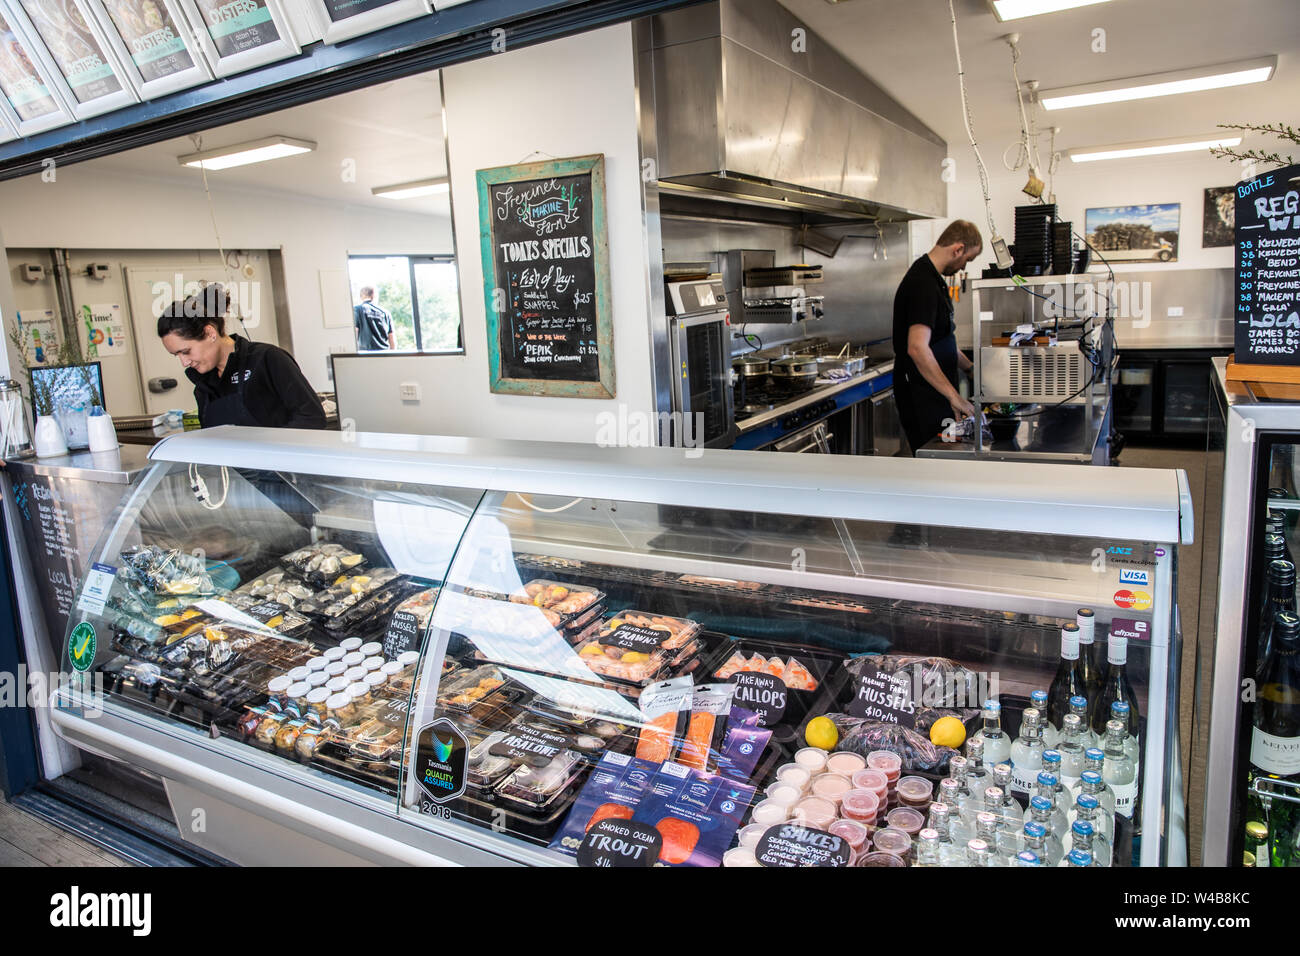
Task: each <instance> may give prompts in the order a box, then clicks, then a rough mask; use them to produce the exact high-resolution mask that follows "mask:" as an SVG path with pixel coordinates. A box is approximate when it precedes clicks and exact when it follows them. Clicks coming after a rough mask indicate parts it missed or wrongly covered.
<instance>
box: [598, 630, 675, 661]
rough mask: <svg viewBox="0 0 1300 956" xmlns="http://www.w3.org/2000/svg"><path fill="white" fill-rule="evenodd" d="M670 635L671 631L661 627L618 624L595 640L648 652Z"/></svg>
mask: <svg viewBox="0 0 1300 956" xmlns="http://www.w3.org/2000/svg"><path fill="white" fill-rule="evenodd" d="M671 637H672V633H671V632H669V631H667V630H665V629H663V628H658V627H641V626H639V625H637V624H620V625H619V626H618V627H616V628H614V629H613V630H612V631H610V632H609V633H608V634H606V635H605V636H604V637H598V638H597V640H599V641H600V643H602V644H605V645H608V646H610V647H621V648H623V650H625V651H641V652H643V653H646V654H650V653H653V652H654V651H657V650H658V649H659V648H660V647H662V646H663V643H664V641H666V640H668V639H669V638H671Z"/></svg>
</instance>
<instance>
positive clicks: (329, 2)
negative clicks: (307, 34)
mask: <svg viewBox="0 0 1300 956" xmlns="http://www.w3.org/2000/svg"><path fill="white" fill-rule="evenodd" d="M307 8H308V9H309V10H310V11H311V14H312V18H313V19H314V20H315V21H316V25H317V27H318V29H319V30H320V33H321V37H322V38H323V39H324V40H325V42H326V43H339V42H340V41H343V40H350V39H352V37H357V36H361V35H362V34H363V33H373V32H374V31H375V30H382V29H383V28H384V27H391V26H392V25H393V24H394V23H402V22H404V21H406V20H414V19H415V18H416V17H422V16H425V15H426V14H428V13H430V12H432V10H433V8H432V7H431V6H430V5H429V2H428V0H307Z"/></svg>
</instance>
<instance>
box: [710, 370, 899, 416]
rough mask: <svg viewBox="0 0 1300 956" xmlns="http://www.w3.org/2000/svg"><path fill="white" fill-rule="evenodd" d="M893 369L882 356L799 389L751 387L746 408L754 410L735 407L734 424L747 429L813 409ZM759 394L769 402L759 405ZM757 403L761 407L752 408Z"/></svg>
mask: <svg viewBox="0 0 1300 956" xmlns="http://www.w3.org/2000/svg"><path fill="white" fill-rule="evenodd" d="M893 368H894V360H893V359H892V358H891V359H885V360H884V361H881V362H876V363H874V364H872V365H868V366H867V368H866V369H865V370H864V371H863V372H861V373H859V374H858V375H854V376H853V377H852V378H846V379H844V380H843V381H839V382H821V383H817V384H813V385H811V386H806V387H804V388H803V389H802V390H801V391H799V392H791V391H789V390H788V387H784V388H785V389H787V390H784V391H779V392H773V391H772V390H771V389H770V388H769V387H767V386H762V387H753V386H751V387H750V388H749V390H748V391H747V392H746V396H745V402H746V408H753V410H752V411H746V410H745V409H741V408H736V409H735V410H734V413H733V414H734V416H735V420H736V425H737V427H738V428H739V429H740V431H741V432H748V431H751V430H753V429H755V428H758V427H762V426H763V425H766V424H767V423H769V422H772V421H774V420H782V419H784V418H785V417H787V416H789V415H790V414H791V413H792V412H801V411H803V410H805V409H808V410H809V411H812V410H813V409H812V406H819V405H821V404H823V403H824V402H826V401H832V403H833V400H832V399H831V396H833V395H836V394H838V393H839V392H841V391H843V390H844V389H846V388H851V387H852V386H854V385H857V384H858V383H860V382H864V381H867V380H868V379H872V378H875V377H876V376H878V375H883V374H885V373H886V372H890V371H892V370H893ZM759 396H761V397H762V399H763V400H766V401H767V402H768V403H769V404H767V405H761V403H760V400H759ZM756 405H757V406H760V407H758V408H754V406H756ZM799 424H801V423H800V422H796V421H791V425H792V427H797V426H798V425H799Z"/></svg>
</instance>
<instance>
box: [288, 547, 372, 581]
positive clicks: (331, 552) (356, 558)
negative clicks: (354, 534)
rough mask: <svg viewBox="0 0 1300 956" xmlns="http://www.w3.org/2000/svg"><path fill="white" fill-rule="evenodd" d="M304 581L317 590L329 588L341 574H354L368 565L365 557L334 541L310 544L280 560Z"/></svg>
mask: <svg viewBox="0 0 1300 956" xmlns="http://www.w3.org/2000/svg"><path fill="white" fill-rule="evenodd" d="M280 560H281V561H282V563H283V564H284V566H285V567H286V568H287V569H288V570H289V571H290V572H291V573H293V574H295V575H296V576H298V577H299V578H301V579H302V580H303V581H305V582H307V583H308V584H310V585H314V586H315V587H317V588H323V587H327V586H329V585H330V584H332V583H333V582H334V579H335V578H337V577H338V576H339V575H340V574H353V573H355V572H356V571H357V570H358V569H360V568H361V567H363V566H364V565H365V563H366V559H365V556H364V555H362V554H359V553H358V552H356V551H352V550H349V549H348V548H345V547H343V545H341V544H337V543H335V542H333V541H322V542H318V543H316V544H310V545H308V546H307V547H305V548H299V549H298V550H297V551H291V552H289V553H288V554H286V555H285V556H284V557H283V558H281V559H280Z"/></svg>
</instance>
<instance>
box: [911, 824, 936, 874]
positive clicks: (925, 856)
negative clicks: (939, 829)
mask: <svg viewBox="0 0 1300 956" xmlns="http://www.w3.org/2000/svg"><path fill="white" fill-rule="evenodd" d="M912 865H913V866H942V865H943V864H942V863H940V862H939V834H938V833H936V832H935V831H934V830H931V829H930V828H929V827H926V828H925V829H923V830H922V831H921V832H920V833H918V834H917V844H916V856H915V858H914V860H913V862H912Z"/></svg>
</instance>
